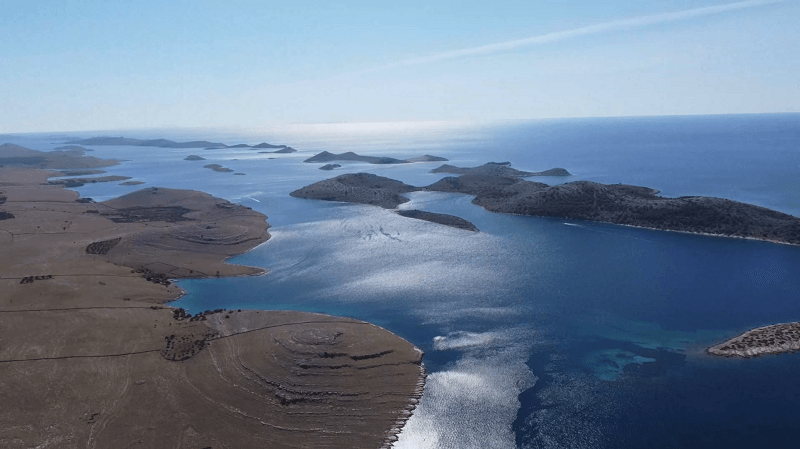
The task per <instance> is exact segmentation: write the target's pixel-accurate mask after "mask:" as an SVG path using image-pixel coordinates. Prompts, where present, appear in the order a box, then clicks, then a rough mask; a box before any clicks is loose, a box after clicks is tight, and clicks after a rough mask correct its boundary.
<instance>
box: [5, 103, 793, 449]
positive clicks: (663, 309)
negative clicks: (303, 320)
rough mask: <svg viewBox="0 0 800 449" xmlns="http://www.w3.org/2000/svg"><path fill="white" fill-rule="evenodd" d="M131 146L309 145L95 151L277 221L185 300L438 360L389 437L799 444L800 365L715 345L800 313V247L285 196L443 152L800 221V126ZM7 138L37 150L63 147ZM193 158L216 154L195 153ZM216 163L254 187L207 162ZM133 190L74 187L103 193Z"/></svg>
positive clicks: (540, 125) (510, 130)
mask: <svg viewBox="0 0 800 449" xmlns="http://www.w3.org/2000/svg"><path fill="white" fill-rule="evenodd" d="M120 134H124V135H125V136H128V137H140V138H145V137H166V138H171V139H173V140H197V139H207V140H213V141H220V142H224V143H229V144H234V143H241V142H245V143H250V144H256V143H259V142H262V141H268V142H271V143H278V144H281V143H283V144H288V145H291V146H293V147H295V148H297V149H299V150H301V151H300V152H298V153H295V154H289V155H272V154H259V153H258V152H256V151H253V150H241V149H228V150H203V149H185V150H184V149H181V150H174V149H158V148H133V147H101V146H98V147H91V148H92V149H93V150H95V151H94V152H93V153H90V154H92V155H94V156H98V157H114V158H118V159H126V161H125V162H123V163H122V164H120V165H118V166H115V167H110V168H109V169H108V171H109V173H110V174H121V175H126V176H132V177H134V179H137V180H142V181H145V182H146V184H145V185H144V186H145V187H146V186H163V187H177V188H192V189H197V190H203V191H206V192H209V193H211V194H213V195H216V196H220V197H224V198H227V199H229V200H232V201H236V202H239V203H241V204H244V205H247V206H250V207H252V208H254V209H256V210H259V211H261V212H263V213H265V214H266V215H268V216H269V222H270V224H271V225H272V226H273V228H272V229H271V233H272V238H271V240H270V241H268V242H267V243H265V244H263V245H261V246H260V247H258V248H256V249H254V250H253V251H251V252H250V253H248V254H245V255H242V256H239V257H237V258H234V259H233V262H236V263H243V264H249V265H257V266H261V267H264V268H267V269H269V270H270V273H269V274H268V275H266V276H261V277H252V278H234V279H207V280H190V281H181V282H180V284H181V286H182V287H183V288H184V289H186V290H187V295H186V296H185V297H184V298H182V299H180V300H179V301H177V302H176V303H175V305H177V306H181V307H184V308H187V309H189V311H191V312H196V311H202V310H206V309H214V308H218V307H225V308H245V307H247V308H260V309H294V310H308V311H315V312H324V313H329V314H334V315H343V316H350V317H354V318H359V319H364V320H368V321H371V322H374V323H376V324H379V325H381V326H384V327H386V328H388V329H390V330H392V331H393V332H395V333H397V334H399V335H401V336H402V337H404V338H406V339H408V340H409V341H411V342H412V343H414V344H415V345H417V346H419V347H420V348H422V349H423V350H425V352H426V356H425V364H426V367H427V369H428V372H429V376H428V380H427V385H426V390H425V395H424V397H423V400H422V402H421V404H420V407H419V408H418V409H417V411H416V413H415V415H414V416H413V417H412V419H411V420H410V421H409V422H408V424H407V426H406V428H405V429H404V431H403V433H402V434H401V437H400V441H399V442H398V444H397V445H396V446H397V447H403V448H428V447H429V448H459V449H460V448H471V447H474V448H486V447H500V448H502V447H525V448H528V447H530V448H613V447H649V448H659V447H663V448H678V447H680V448H685V447H697V448H710V447H719V448H731V447H791V444H792V443H793V442H795V441H797V440H798V437H800V426H797V425H796V419H795V417H796V416H798V414H800V405H798V404H797V402H796V401H795V400H794V398H796V397H798V395H799V394H800V384H798V382H797V381H796V379H797V378H798V376H800V364H799V363H798V361H800V359H798V356H797V355H796V354H787V355H781V356H770V357H762V358H758V359H752V360H738V359H724V358H713V357H710V356H708V355H706V354H705V353H704V350H705V348H706V347H707V346H708V345H710V344H712V343H715V342H717V341H720V340H723V339H726V338H729V337H731V336H734V335H736V334H737V333H739V332H742V331H744V330H747V329H749V328H751V327H756V326H761V325H766V324H772V323H776V322H785V321H797V320H800V301H798V292H800V281H798V276H797V275H796V274H797V272H798V271H800V249H798V248H797V247H791V246H786V245H777V244H770V243H763V242H754V241H747V240H741V239H724V238H716V237H705V236H696V235H688V234H680V233H671V232H658V231H650V230H644V229H636V228H627V227H622V226H614V225H608V224H601V223H592V222H581V221H575V220H560V219H550V218H535V217H518V216H509V215H500V214H494V213H490V212H487V211H485V210H483V209H481V208H479V207H477V206H474V205H472V204H471V202H470V200H471V198H470V197H468V196H464V195H459V194H444V193H426V192H418V193H413V194H410V195H409V198H411V200H412V203H411V204H409V205H404V206H403V207H414V208H418V209H424V210H429V211H433V212H442V213H449V214H453V215H457V216H460V217H462V218H465V219H467V220H470V221H471V222H473V223H474V224H475V225H476V226H477V227H478V228H479V229H480V230H481V232H479V233H471V232H467V231H461V230H456V229H452V228H448V227H444V226H440V225H436V224H432V223H428V222H422V221H418V220H412V219H407V218H403V217H400V216H398V215H396V214H393V213H391V212H389V211H385V210H382V209H379V208H375V207H369V206H361V205H347V204H341V203H329V202H322V201H311V200H302V199H296V198H291V197H289V196H288V193H289V192H291V191H292V190H294V189H296V188H299V187H302V186H304V185H307V184H310V183H312V182H315V181H318V180H321V179H326V178H328V177H331V176H334V175H337V174H341V173H345V172H357V171H369V172H372V173H376V174H379V175H383V176H388V177H392V178H395V179H400V180H402V181H404V182H408V183H411V184H415V185H427V184H430V183H432V182H435V181H436V180H438V179H439V178H441V177H442V176H443V175H437V174H431V173H428V171H429V170H430V169H432V168H434V167H436V166H438V163H424V164H408V165H402V166H375V165H367V164H349V163H342V165H343V168H342V169H340V170H338V171H334V172H325V171H321V170H318V169H317V168H318V166H319V165H318V164H307V163H303V162H302V161H303V160H304V159H306V158H307V157H309V156H311V155H313V154H316V153H317V152H319V151H322V150H328V151H332V152H341V151H355V152H357V153H360V154H370V155H387V156H394V157H410V156H417V155H422V154H434V155H438V156H444V157H447V158H448V159H450V160H451V162H450V163H451V164H454V165H462V166H472V165H477V164H482V163H485V162H488V161H505V160H508V161H511V162H512V164H513V165H514V166H515V167H517V168H520V169H527V170H543V169H547V168H551V167H555V166H559V167H564V168H567V169H568V170H570V171H571V172H572V173H573V174H574V176H572V177H570V178H567V179H557V178H547V179H543V181H544V182H549V183H555V182H568V181H573V180H584V179H586V180H593V181H599V182H605V183H617V182H622V183H630V184H638V185H646V186H649V187H654V188H657V189H659V190H661V191H662V194H664V195H668V196H680V195H711V196H721V197H727V198H731V199H735V200H739V201H746V202H751V203H755V204H759V205H763V206H766V207H771V208H775V209H778V210H781V211H783V212H787V213H791V214H794V215H800V115H797V114H794V115H792V114H789V115H758V116H717V117H664V118H628V119H585V120H553V121H536V122H514V123H503V124H495V125H491V126H489V125H458V124H383V125H370V126H359V125H325V126H307V127H293V128H281V129H269V130H263V131H260V132H255V131H252V132H249V131H248V132H246V131H219V130H217V131H213V130H195V131H149V132H116V133H115V135H120ZM0 137H2V139H0V140H3V141H11V142H15V143H20V144H23V145H27V146H30V147H32V148H36V149H43V150H44V149H51V148H54V147H56V146H59V145H60V144H61V142H63V141H64V136H55V135H26V136H0ZM189 154H197V155H201V156H203V157H205V158H206V159H207V161H200V162H190V161H184V160H183V158H184V157H186V156H187V155H189ZM273 158H274V159H273ZM209 163H217V164H220V165H223V166H226V167H230V168H232V169H234V170H235V171H237V172H243V173H246V175H245V176H234V175H232V174H231V173H217V172H213V171H210V170H208V169H205V168H202V166H203V165H205V164H209ZM138 188H140V186H132V187H131V186H119V185H116V184H108V183H106V184H93V185H87V186H84V187H81V188H78V189H77V190H78V191H79V192H80V193H81V195H83V196H88V197H93V198H95V199H96V200H102V199H107V198H111V197H114V196H117V195H119V194H123V193H126V192H130V191H134V190H136V189H138Z"/></svg>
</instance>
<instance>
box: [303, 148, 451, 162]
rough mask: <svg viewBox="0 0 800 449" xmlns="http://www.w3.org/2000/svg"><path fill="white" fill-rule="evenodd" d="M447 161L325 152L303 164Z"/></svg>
mask: <svg viewBox="0 0 800 449" xmlns="http://www.w3.org/2000/svg"><path fill="white" fill-rule="evenodd" d="M446 160H447V159H445V158H443V157H438V156H431V155H428V154H426V155H425V156H419V157H413V158H409V159H396V158H393V157H383V156H380V157H379V156H361V155H359V154H356V153H353V152H352V151H348V152H346V153H341V154H336V153H329V152H327V151H323V152H321V153H318V154H316V155H314V156H311V157H310V158H308V159H306V160H304V161H303V162H337V161H347V162H366V163H368V164H411V163H415V162H435V161H446Z"/></svg>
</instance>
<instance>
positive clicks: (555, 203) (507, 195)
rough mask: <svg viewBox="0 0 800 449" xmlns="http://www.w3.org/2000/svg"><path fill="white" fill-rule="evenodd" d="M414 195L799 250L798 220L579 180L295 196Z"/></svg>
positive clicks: (716, 201)
mask: <svg viewBox="0 0 800 449" xmlns="http://www.w3.org/2000/svg"><path fill="white" fill-rule="evenodd" d="M498 167H506V166H505V165H501V166H498ZM492 169H494V168H492ZM413 191H436V192H457V193H465V194H469V195H474V196H475V198H474V199H473V200H472V202H473V203H474V204H477V205H479V206H481V207H483V208H485V209H487V210H489V211H492V212H502V213H508V214H517V215H531V216H543V217H560V218H568V219H581V220H591V221H601V222H607V223H614V224H623V225H630V226H639V227H645V228H651V229H658V230H667V231H681V232H690V233H700V234H713V235H720V236H727V237H744V238H752V239H757V240H766V241H772V242H780V243H790V244H795V245H796V244H800V219H798V218H797V217H793V216H791V215H788V214H784V213H781V212H777V211H774V210H770V209H767V208H764V207H760V206H754V205H751V204H746V203H741V202H737V201H731V200H727V199H722V198H711V197H701V196H693V197H681V198H665V197H661V196H658V195H657V194H658V191H657V190H655V189H651V188H648V187H639V186H631V185H624V184H614V185H607V184H600V183H596V182H590V181H575V182H570V183H567V184H561V185H554V186H549V185H547V184H544V183H540V182H533V181H527V180H524V179H522V178H521V177H518V176H492V175H483V174H465V175H461V176H458V177H445V178H442V179H441V180H439V181H437V182H435V183H433V184H431V185H429V186H427V187H415V186H411V185H407V184H404V183H401V182H399V181H395V180H393V179H389V178H384V177H380V176H376V175H368V174H364V173H357V174H346V175H341V176H338V177H336V178H332V179H327V180H324V181H320V182H317V183H314V184H312V185H310V186H307V187H303V188H302V189H298V190H296V191H294V192H292V193H291V195H292V196H296V197H301V198H311V199H324V200H333V201H346V202H355V203H363V204H373V205H377V206H381V207H385V208H390V209H391V208H396V207H397V206H398V205H400V204H402V203H405V202H407V201H408V198H406V197H403V196H402V194H403V193H407V192H413Z"/></svg>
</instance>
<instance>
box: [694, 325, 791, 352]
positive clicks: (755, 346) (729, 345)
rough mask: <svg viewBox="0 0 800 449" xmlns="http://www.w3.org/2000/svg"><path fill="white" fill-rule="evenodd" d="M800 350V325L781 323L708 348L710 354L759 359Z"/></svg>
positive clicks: (756, 329)
mask: <svg viewBox="0 0 800 449" xmlns="http://www.w3.org/2000/svg"><path fill="white" fill-rule="evenodd" d="M798 350H800V323H781V324H773V325H771V326H764V327H758V328H755V329H751V330H749V331H747V332H745V333H743V334H742V335H739V336H738V337H734V338H731V339H730V340H727V341H725V342H722V343H720V344H718V345H714V346H712V347H710V348H708V353H709V354H713V355H719V356H725V357H734V356H736V357H745V358H747V357H757V356H760V355H765V354H781V353H784V352H794V351H798Z"/></svg>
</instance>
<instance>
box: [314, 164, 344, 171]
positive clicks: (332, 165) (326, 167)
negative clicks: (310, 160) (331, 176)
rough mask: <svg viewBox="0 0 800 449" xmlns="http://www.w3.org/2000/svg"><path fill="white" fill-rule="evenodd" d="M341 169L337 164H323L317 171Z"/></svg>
mask: <svg viewBox="0 0 800 449" xmlns="http://www.w3.org/2000/svg"><path fill="white" fill-rule="evenodd" d="M341 167H342V166H341V165H339V164H325V165H323V166H322V167H320V168H319V169H320V170H333V169H336V168H341Z"/></svg>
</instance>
